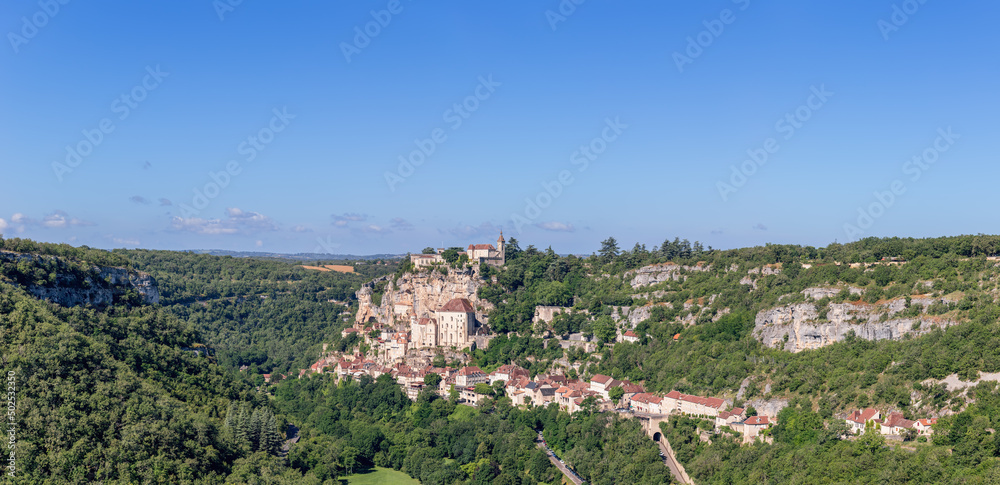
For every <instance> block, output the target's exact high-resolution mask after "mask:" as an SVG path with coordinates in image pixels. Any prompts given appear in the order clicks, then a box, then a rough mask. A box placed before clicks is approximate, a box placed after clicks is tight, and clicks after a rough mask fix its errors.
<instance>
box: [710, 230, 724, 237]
mask: <svg viewBox="0 0 1000 485" xmlns="http://www.w3.org/2000/svg"><path fill="white" fill-rule="evenodd" d="M712 234H713V235H715V236H718V235H720V234H722V229H713V230H712Z"/></svg>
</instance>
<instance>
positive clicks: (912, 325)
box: [753, 297, 958, 352]
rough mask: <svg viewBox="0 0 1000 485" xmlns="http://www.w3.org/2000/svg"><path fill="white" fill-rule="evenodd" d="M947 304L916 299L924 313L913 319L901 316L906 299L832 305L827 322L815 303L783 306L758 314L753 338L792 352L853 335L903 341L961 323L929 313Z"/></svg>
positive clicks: (912, 317)
mask: <svg viewBox="0 0 1000 485" xmlns="http://www.w3.org/2000/svg"><path fill="white" fill-rule="evenodd" d="M946 301H947V300H945V299H943V298H929V297H918V298H913V299H912V304H914V305H917V304H919V305H922V306H923V310H921V312H920V314H919V315H916V316H910V317H900V316H899V315H898V314H899V313H900V312H902V311H903V310H905V309H906V304H905V301H904V299H902V298H897V299H894V300H889V301H885V302H879V303H874V304H868V303H863V302H845V303H831V304H830V305H829V309H828V311H827V313H826V318H825V319H821V318H820V315H819V313H818V311H817V309H816V306H815V305H814V304H813V303H798V304H794V305H787V306H780V307H777V308H772V309H770V310H763V311H761V312H759V313H758V314H757V317H756V320H755V322H754V330H753V335H754V336H755V337H757V338H758V339H759V340H760V341H761V343H763V344H764V345H767V346H768V347H773V348H778V349H784V350H787V351H790V352H798V351H801V350H805V349H816V348H819V347H823V346H826V345H830V344H832V343H834V342H839V341H841V340H844V339H845V338H846V337H847V335H848V334H849V333H851V332H853V333H854V334H855V335H856V336H857V337H858V338H862V339H865V340H885V339H891V340H899V339H901V338H903V336H904V335H913V336H918V335H922V334H925V333H927V332H930V331H931V330H932V329H934V328H945V327H948V326H951V325H954V324H956V323H958V322H956V321H954V320H951V319H948V318H945V317H940V316H933V315H928V314H927V313H926V308H927V307H928V306H930V305H931V304H932V303H937V302H946ZM883 315H884V316H883ZM786 336H787V337H786Z"/></svg>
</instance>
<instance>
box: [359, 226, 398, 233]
mask: <svg viewBox="0 0 1000 485" xmlns="http://www.w3.org/2000/svg"><path fill="white" fill-rule="evenodd" d="M361 231H362V232H366V233H368V234H388V233H390V232H392V231H391V230H389V228H387V227H382V226H379V225H378V224H368V225H367V226H365V227H363V228H362V229H361Z"/></svg>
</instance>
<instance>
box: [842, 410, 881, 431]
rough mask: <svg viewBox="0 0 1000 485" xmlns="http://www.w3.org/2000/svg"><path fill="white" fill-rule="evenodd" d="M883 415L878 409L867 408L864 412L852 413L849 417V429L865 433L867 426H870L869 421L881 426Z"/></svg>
mask: <svg viewBox="0 0 1000 485" xmlns="http://www.w3.org/2000/svg"><path fill="white" fill-rule="evenodd" d="M881 418H882V413H881V412H879V411H878V410H877V409H872V408H867V409H863V410H857V411H854V412H852V413H851V414H849V415H848V416H847V419H846V421H847V428H848V429H850V430H851V431H854V432H855V433H863V432H864V431H865V426H867V425H868V423H869V421H870V422H871V423H872V424H873V425H874V424H880V425H881V423H882V421H881Z"/></svg>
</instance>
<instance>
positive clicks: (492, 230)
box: [440, 222, 500, 239]
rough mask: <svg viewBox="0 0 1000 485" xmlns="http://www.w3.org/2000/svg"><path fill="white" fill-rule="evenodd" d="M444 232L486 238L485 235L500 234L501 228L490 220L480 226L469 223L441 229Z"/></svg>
mask: <svg viewBox="0 0 1000 485" xmlns="http://www.w3.org/2000/svg"><path fill="white" fill-rule="evenodd" d="M440 232H442V233H446V234H451V235H452V236H455V237H457V238H462V239H471V238H477V239H478V238H484V237H491V236H492V237H496V236H498V235H500V228H499V227H497V226H495V225H493V224H492V223H489V222H484V223H482V224H480V225H478V226H472V225H469V224H465V225H462V224H459V225H458V227H454V228H451V229H445V230H442V231H440Z"/></svg>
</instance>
